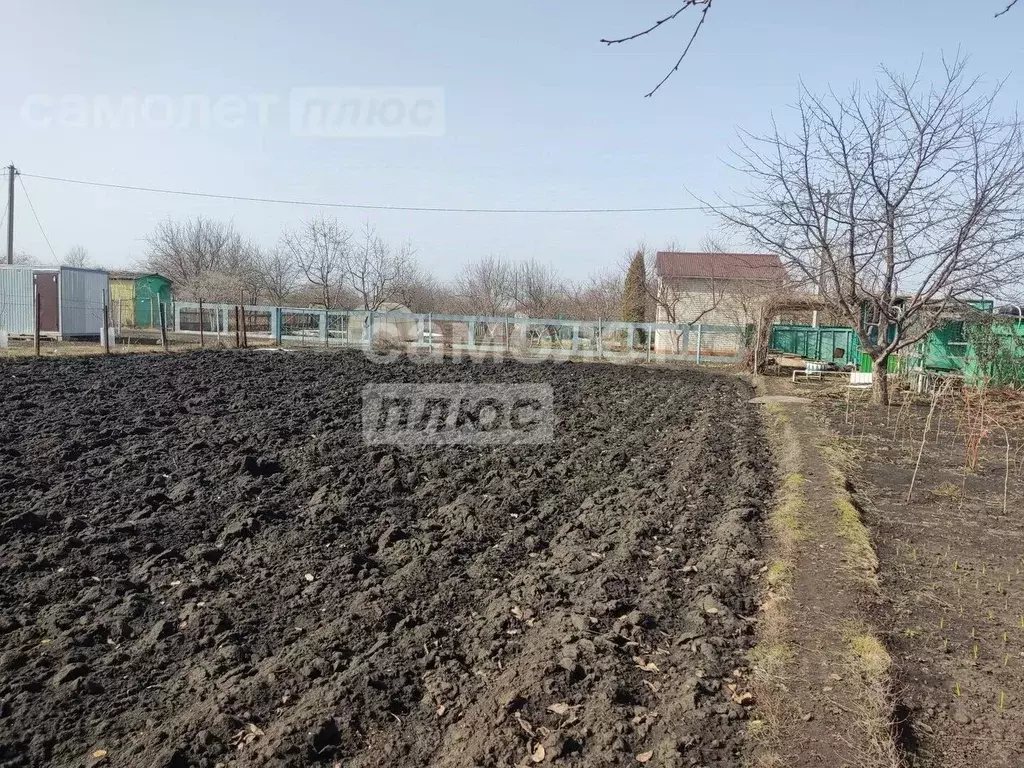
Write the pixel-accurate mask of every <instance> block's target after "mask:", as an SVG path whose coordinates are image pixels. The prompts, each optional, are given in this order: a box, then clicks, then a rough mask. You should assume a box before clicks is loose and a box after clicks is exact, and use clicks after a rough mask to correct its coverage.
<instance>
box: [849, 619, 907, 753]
mask: <svg viewBox="0 0 1024 768" xmlns="http://www.w3.org/2000/svg"><path fill="white" fill-rule="evenodd" d="M848 639H849V647H850V659H849V663H850V666H851V667H852V668H853V670H854V671H855V672H856V673H857V675H858V676H859V678H860V681H861V683H862V693H861V695H860V696H858V697H857V699H856V709H855V712H854V716H855V717H856V724H857V726H858V727H859V728H860V729H862V730H863V731H864V732H865V733H866V734H867V735H868V739H869V743H870V744H871V753H870V754H869V755H865V756H864V758H866V760H865V761H864V763H863V764H864V765H873V766H878V767H879V768H901V766H902V765H903V761H902V759H901V757H900V753H899V750H898V749H897V748H896V743H895V740H894V738H893V715H892V698H893V697H892V678H891V676H890V671H891V669H892V657H890V656H889V652H888V651H887V650H886V649H885V646H884V645H882V643H881V642H880V641H879V640H878V638H876V637H875V636H874V635H873V634H871V632H870V630H868V629H867V628H866V627H851V628H850V630H849V634H848Z"/></svg>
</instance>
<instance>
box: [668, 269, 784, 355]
mask: <svg viewBox="0 0 1024 768" xmlns="http://www.w3.org/2000/svg"><path fill="white" fill-rule="evenodd" d="M654 273H655V275H654V276H655V281H656V290H655V296H656V304H657V314H656V322H659V323H685V324H687V325H698V324H700V325H701V326H746V325H749V324H751V323H756V322H757V318H758V315H759V313H760V309H761V306H762V305H763V304H764V301H765V299H766V298H768V297H769V296H772V295H777V294H778V293H780V292H781V291H782V290H783V289H784V288H785V286H786V282H787V278H786V270H785V268H784V267H783V266H782V261H781V259H779V257H778V256H776V255H774V254H769V253H699V252H675V251H659V252H658V255H657V257H656V259H655V262H654ZM709 333H711V334H713V333H714V332H713V331H710V332H709ZM670 335H671V334H659V337H658V339H657V346H658V347H659V349H665V351H667V349H666V348H667V347H669V346H671V345H672V344H674V343H676V342H675V341H673V340H672V339H669V336H670ZM727 336H728V337H729V338H733V339H734V338H736V335H735V334H729V335H726V334H722V338H723V339H725V338H726V337H727ZM708 338H712V337H711V336H710V335H709V337H708ZM729 343H730V344H732V345H734V342H729ZM691 344H692V340H691ZM702 346H706V343H704V344H703V345H702ZM711 351H712V352H713V351H717V350H711ZM735 351H736V350H735V349H732V350H721V352H723V353H729V354H731V353H735Z"/></svg>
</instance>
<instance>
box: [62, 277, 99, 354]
mask: <svg viewBox="0 0 1024 768" xmlns="http://www.w3.org/2000/svg"><path fill="white" fill-rule="evenodd" d="M106 290H107V273H106V272H103V271H101V270H96V269H79V268H77V267H61V268H60V335H61V338H64V339H69V338H74V337H76V336H99V335H100V328H101V327H102V326H103V294H104V291H106Z"/></svg>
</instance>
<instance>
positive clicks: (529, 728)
mask: <svg viewBox="0 0 1024 768" xmlns="http://www.w3.org/2000/svg"><path fill="white" fill-rule="evenodd" d="M516 722H517V723H519V727H520V728H522V729H523V730H524V731H526V732H527V733H528V734H529V735H530V736H533V726H532V725H530V724H529V723H528V722H526V721H525V720H523V718H522V717H521V716H520V715H519V713H518V712H517V713H516Z"/></svg>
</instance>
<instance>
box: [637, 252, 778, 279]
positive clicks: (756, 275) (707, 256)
mask: <svg viewBox="0 0 1024 768" xmlns="http://www.w3.org/2000/svg"><path fill="white" fill-rule="evenodd" d="M654 271H655V272H656V273H657V274H658V276H659V277H677V278H720V279H722V280H770V281H775V282H782V281H784V280H785V279H786V270H785V269H784V268H783V266H782V260H781V259H779V257H778V256H776V255H774V254H771V253H696V252H682V253H680V252H675V251H659V252H658V256H657V258H656V259H655V262H654Z"/></svg>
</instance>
